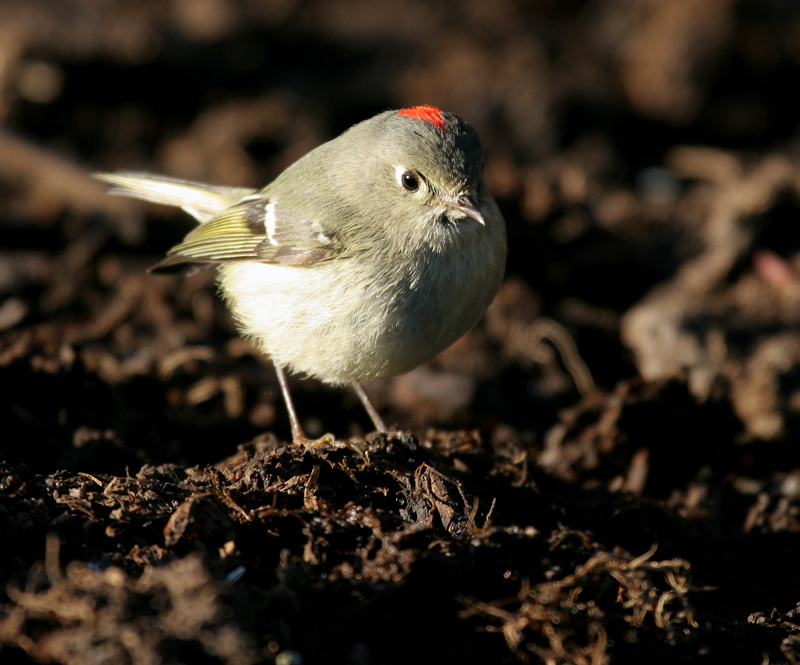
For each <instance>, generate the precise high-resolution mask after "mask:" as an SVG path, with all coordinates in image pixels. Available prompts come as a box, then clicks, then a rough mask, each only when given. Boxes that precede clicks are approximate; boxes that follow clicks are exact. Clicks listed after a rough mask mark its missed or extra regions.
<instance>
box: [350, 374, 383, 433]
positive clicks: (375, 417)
mask: <svg viewBox="0 0 800 665" xmlns="http://www.w3.org/2000/svg"><path fill="white" fill-rule="evenodd" d="M353 389H354V390H355V391H356V395H358V399H360V400H361V403H362V404H363V405H364V409H366V411H367V413H368V414H369V417H370V418H371V419H372V424H373V425H375V429H376V430H378V431H379V432H385V431H386V425H385V424H384V422H383V418H381V417H380V415H379V414H378V411H377V410H376V409H375V407H374V406H372V402H370V401H369V397H367V393H365V392H364V389H363V388H362V387H361V384H360V383H359V382H358V381H356V382H355V383H354V384H353Z"/></svg>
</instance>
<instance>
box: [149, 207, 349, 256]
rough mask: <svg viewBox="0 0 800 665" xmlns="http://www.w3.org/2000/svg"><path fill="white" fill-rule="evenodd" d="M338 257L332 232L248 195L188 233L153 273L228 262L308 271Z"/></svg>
mask: <svg viewBox="0 0 800 665" xmlns="http://www.w3.org/2000/svg"><path fill="white" fill-rule="evenodd" d="M341 251H342V246H341V243H340V242H339V239H338V238H337V237H336V233H335V232H333V231H332V230H331V229H325V228H323V226H322V225H321V224H320V223H319V222H317V221H315V220H309V219H303V218H301V217H298V216H296V215H293V214H292V212H291V211H290V210H288V209H287V208H286V207H285V206H281V205H280V204H279V203H277V202H274V201H270V200H269V199H268V198H266V197H264V196H261V195H259V194H253V195H251V196H249V197H246V198H244V199H242V200H241V201H239V202H238V203H237V204H235V205H234V206H232V207H230V208H228V209H227V210H224V211H223V212H221V213H220V214H219V215H217V216H216V217H214V218H212V219H210V220H209V221H207V222H206V223H205V224H201V225H200V226H198V227H197V228H196V229H193V230H192V231H191V232H190V233H189V234H188V235H187V236H186V238H184V240H183V242H182V243H180V244H179V245H176V246H175V247H173V248H172V249H171V250H170V251H169V252H168V254H167V258H166V259H164V260H163V261H162V262H161V263H159V264H158V265H156V266H155V267H154V268H153V270H163V269H166V268H171V267H173V266H177V265H180V264H186V263H223V262H227V261H260V262H264V263H277V264H282V265H308V264H311V263H318V262H320V261H325V260H327V259H330V258H332V257H334V256H336V255H338V254H339V253H340V252H341Z"/></svg>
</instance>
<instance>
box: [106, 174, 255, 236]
mask: <svg viewBox="0 0 800 665" xmlns="http://www.w3.org/2000/svg"><path fill="white" fill-rule="evenodd" d="M94 177H95V178H97V179H98V180H102V181H103V182H107V183H108V184H109V185H110V187H109V188H108V193H109V194H117V195H119V196H130V197H131V198H135V199H143V200H145V201H150V202H152V203H161V204H163V205H169V206H176V207H178V208H181V209H182V210H185V211H186V212H188V213H189V214H190V215H191V216H192V217H194V218H195V219H196V220H197V221H198V222H200V223H201V224H202V223H203V222H207V221H208V220H209V219H211V218H212V217H215V216H216V215H218V214H219V213H220V212H222V211H223V210H225V209H226V208H230V207H231V206H232V205H234V204H235V203H238V202H239V201H241V200H242V199H243V198H244V197H246V196H250V195H251V194H254V193H255V192H256V190H254V189H247V188H245V187H215V186H213V185H205V184H202V183H199V182H191V181H188V180H178V179H176V178H165V177H164V176H158V175H151V174H149V173H136V172H120V173H96V174H95V176H94Z"/></svg>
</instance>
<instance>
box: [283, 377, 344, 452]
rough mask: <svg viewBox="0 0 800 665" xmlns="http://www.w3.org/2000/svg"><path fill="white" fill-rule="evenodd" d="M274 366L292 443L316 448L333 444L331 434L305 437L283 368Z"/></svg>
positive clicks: (333, 438) (333, 439)
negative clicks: (317, 437)
mask: <svg viewBox="0 0 800 665" xmlns="http://www.w3.org/2000/svg"><path fill="white" fill-rule="evenodd" d="M272 364H273V365H275V373H276V374H277V375H278V383H280V384H281V392H282V393H283V401H284V402H286V410H287V411H288V412H289V423H290V424H291V426H292V443H294V444H297V445H301V446H317V445H321V444H325V443H333V442H334V441H335V440H336V439H335V437H334V436H333V435H332V434H325V435H323V436H321V437H320V438H319V439H309V438H308V437H307V436H306V433H305V431H304V430H303V427H302V426H301V425H300V419H299V418H298V417H297V411H295V410H294V402H293V401H292V395H291V393H290V392H289V382H288V381H287V380H286V372H284V371H283V367H281V366H280V365H278V364H277V363H274V362H273V363H272Z"/></svg>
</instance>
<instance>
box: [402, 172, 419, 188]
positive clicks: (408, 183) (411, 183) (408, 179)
mask: <svg viewBox="0 0 800 665" xmlns="http://www.w3.org/2000/svg"><path fill="white" fill-rule="evenodd" d="M400 182H401V183H402V184H403V187H404V188H405V189H407V190H408V191H409V192H416V191H417V190H418V189H419V178H417V176H415V175H414V174H413V173H411V172H410V171H406V172H405V173H404V174H403V175H402V176H401V177H400Z"/></svg>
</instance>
